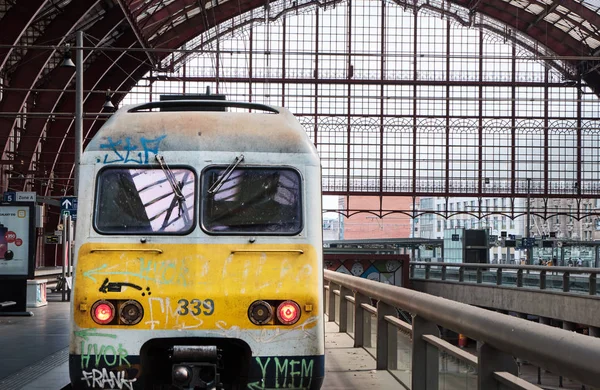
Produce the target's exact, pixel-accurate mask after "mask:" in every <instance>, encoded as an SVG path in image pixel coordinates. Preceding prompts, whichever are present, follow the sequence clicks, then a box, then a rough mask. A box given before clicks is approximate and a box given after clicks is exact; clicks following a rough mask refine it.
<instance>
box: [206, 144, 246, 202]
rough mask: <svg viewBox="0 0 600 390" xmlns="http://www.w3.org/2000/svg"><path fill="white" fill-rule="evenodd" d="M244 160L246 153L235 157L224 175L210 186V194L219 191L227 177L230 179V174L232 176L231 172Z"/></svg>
mask: <svg viewBox="0 0 600 390" xmlns="http://www.w3.org/2000/svg"><path fill="white" fill-rule="evenodd" d="M242 161H244V155H243V154H240V155H239V156H238V157H236V158H235V160H233V162H232V163H231V164H229V166H228V167H227V169H225V172H223V175H222V176H221V177H220V178H218V179H217V181H215V183H214V184H213V185H212V186H210V188H209V189H208V191H207V192H208V194H209V195H212V194H214V193H215V192H217V191H219V190H220V189H221V187H222V186H223V184H225V182H226V181H227V179H229V176H231V174H232V173H233V171H234V170H235V168H236V167H237V166H238V165H240V163H241V162H242Z"/></svg>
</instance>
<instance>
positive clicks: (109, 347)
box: [70, 135, 324, 390]
mask: <svg viewBox="0 0 600 390" xmlns="http://www.w3.org/2000/svg"><path fill="white" fill-rule="evenodd" d="M166 138H167V136H165V140H164V141H166ZM97 142H104V143H105V144H108V143H110V142H112V143H113V145H115V144H116V142H117V140H116V138H112V137H110V138H109V137H104V138H101V139H100V140H99V141H97ZM127 142H128V144H129V145H130V146H133V145H135V144H136V143H137V144H139V145H140V149H142V148H143V147H144V146H143V145H150V144H151V142H154V144H153V145H154V146H156V143H157V142H158V143H160V142H161V139H160V135H157V136H155V137H154V138H152V139H149V138H148V137H147V136H141V135H138V136H137V138H136V137H128V140H127ZM123 144H124V143H123ZM154 146H153V147H154ZM159 146H160V147H156V148H155V149H147V150H146V154H145V155H144V154H140V155H141V160H137V162H138V163H135V164H131V163H130V162H129V161H125V157H124V156H125V153H126V152H120V151H119V150H118V149H115V150H112V151H111V149H110V148H104V149H103V148H97V149H98V150H99V151H100V152H102V153H101V154H98V153H96V154H94V153H87V157H85V158H87V159H88V162H89V164H84V165H83V166H82V171H81V181H80V188H85V189H86V190H85V191H80V192H79V193H80V194H82V196H80V199H79V210H78V216H79V220H78V225H77V240H76V242H77V244H76V252H77V264H76V271H75V278H74V291H73V294H72V305H73V332H72V336H71V346H70V376H71V381H72V384H73V387H74V388H76V389H88V388H92V389H130V390H132V389H253V390H257V389H275V388H288V389H290V388H291V389H318V388H320V387H321V383H322V381H323V376H324V331H323V318H322V304H323V302H322V296H323V295H322V288H323V281H322V272H323V271H322V263H321V261H322V260H321V259H322V252H321V251H322V249H321V248H322V242H321V222H320V221H321V216H320V212H321V211H320V210H321V203H320V199H321V197H320V182H319V178H320V167H319V165H318V161H317V163H316V164H315V163H314V162H315V161H314V156H312V157H311V161H310V162H309V163H307V161H306V156H301V155H297V156H294V155H288V156H287V157H285V161H286V163H285V164H283V163H282V156H281V154H280V153H258V154H253V153H252V152H244V154H243V155H242V154H241V153H238V152H225V153H223V152H219V153H216V152H211V151H203V152H202V153H196V154H193V155H191V154H190V153H187V152H185V153H184V152H177V151H172V150H169V149H170V147H169V144H168V143H166V142H163V143H162V144H160V145H159ZM84 155H86V154H85V153H84ZM113 160H118V161H115V162H114V163H107V162H110V161H113ZM199 161H201V163H199ZM311 177H312V178H313V179H310V180H308V179H307V178H311ZM92 189H93V190H92Z"/></svg>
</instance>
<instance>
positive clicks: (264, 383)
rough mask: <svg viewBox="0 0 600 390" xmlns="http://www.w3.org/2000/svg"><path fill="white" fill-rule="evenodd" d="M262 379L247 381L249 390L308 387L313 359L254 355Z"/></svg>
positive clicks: (311, 374) (311, 375)
mask: <svg viewBox="0 0 600 390" xmlns="http://www.w3.org/2000/svg"><path fill="white" fill-rule="evenodd" d="M256 362H257V363H258V365H259V366H260V371H261V375H262V379H261V380H260V381H257V382H253V383H249V384H248V388H249V389H251V390H270V389H281V388H284V389H308V388H310V384H311V382H312V377H313V369H314V363H315V362H314V360H313V359H303V358H298V359H291V358H279V357H267V358H261V357H256Z"/></svg>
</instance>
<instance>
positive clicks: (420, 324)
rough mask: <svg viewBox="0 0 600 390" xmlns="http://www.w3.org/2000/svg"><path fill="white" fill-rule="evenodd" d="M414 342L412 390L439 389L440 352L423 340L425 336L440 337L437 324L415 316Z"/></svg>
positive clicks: (413, 325) (413, 320) (413, 321)
mask: <svg viewBox="0 0 600 390" xmlns="http://www.w3.org/2000/svg"><path fill="white" fill-rule="evenodd" d="M412 327H413V340H412V377H411V381H412V387H411V388H412V390H427V389H437V388H438V377H439V351H438V349H437V348H436V347H434V346H432V345H430V344H429V343H427V342H426V341H425V340H423V335H427V334H430V335H433V336H436V337H440V331H439V329H438V327H437V325H436V324H434V323H433V322H429V321H427V320H426V319H424V318H422V317H419V316H413V319H412Z"/></svg>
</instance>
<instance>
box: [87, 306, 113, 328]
mask: <svg viewBox="0 0 600 390" xmlns="http://www.w3.org/2000/svg"><path fill="white" fill-rule="evenodd" d="M114 318H115V306H114V305H113V304H112V303H110V302H109V301H97V302H96V303H94V305H93V306H92V319H93V320H94V322H96V323H97V324H100V325H106V324H108V323H110V322H111V321H112V320H113V319H114Z"/></svg>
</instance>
